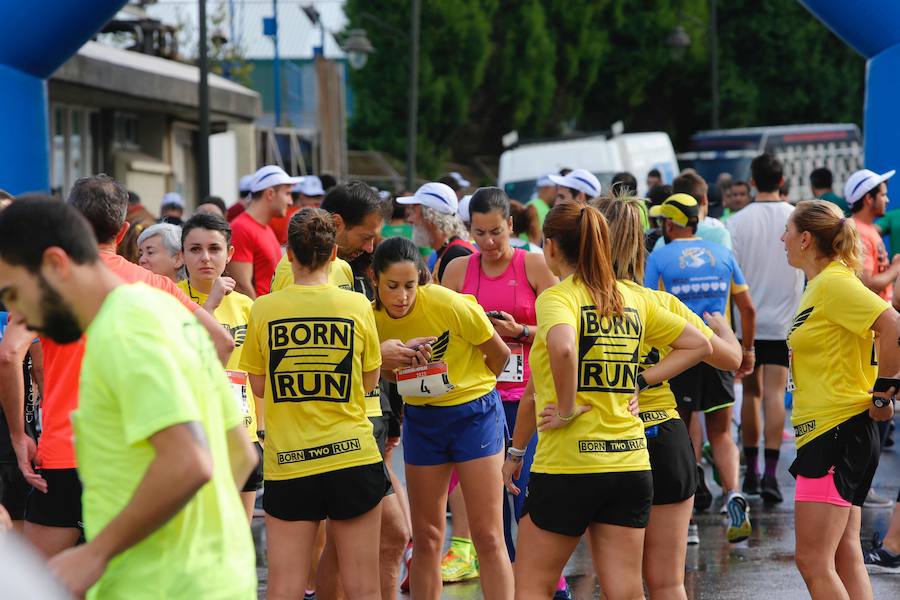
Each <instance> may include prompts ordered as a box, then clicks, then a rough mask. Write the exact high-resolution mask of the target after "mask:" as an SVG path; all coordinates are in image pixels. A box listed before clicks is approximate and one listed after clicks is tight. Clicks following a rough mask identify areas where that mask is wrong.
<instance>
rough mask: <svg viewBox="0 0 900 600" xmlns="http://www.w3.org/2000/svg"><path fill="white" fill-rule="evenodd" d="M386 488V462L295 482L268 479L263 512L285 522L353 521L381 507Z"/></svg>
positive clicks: (331, 472)
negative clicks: (379, 505)
mask: <svg viewBox="0 0 900 600" xmlns="http://www.w3.org/2000/svg"><path fill="white" fill-rule="evenodd" d="M387 485H388V480H387V473H385V470H384V463H383V462H377V463H374V464H371V465H363V466H361V467H350V468H347V469H338V470H337V471H329V472H328V473H319V474H318V475H309V476H307V477H298V478H296V479H285V480H282V481H275V480H268V479H267V480H266V484H265V489H266V492H265V494H263V509H264V510H265V511H266V513H267V514H269V515H271V516H273V517H275V518H276V519H282V520H284V521H321V520H323V519H326V518H327V519H335V520H337V521H342V520H346V519H353V518H355V517H358V516H360V515H364V514H366V513H367V512H369V511H370V510H372V509H373V508H375V507H376V506H378V503H379V502H381V499H382V498H384V493H385V491H386V490H387Z"/></svg>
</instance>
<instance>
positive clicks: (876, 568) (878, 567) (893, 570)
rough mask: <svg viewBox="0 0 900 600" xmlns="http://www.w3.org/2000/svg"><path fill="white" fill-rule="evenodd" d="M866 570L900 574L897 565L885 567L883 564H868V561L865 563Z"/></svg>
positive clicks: (899, 568) (899, 567)
mask: <svg viewBox="0 0 900 600" xmlns="http://www.w3.org/2000/svg"><path fill="white" fill-rule="evenodd" d="M866 571H868V572H869V573H885V574H891V575H897V574H900V566H897V567H885V566H882V565H876V564H868V563H867V564H866Z"/></svg>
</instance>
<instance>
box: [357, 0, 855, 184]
mask: <svg viewBox="0 0 900 600" xmlns="http://www.w3.org/2000/svg"><path fill="white" fill-rule="evenodd" d="M709 3H710V0H654V1H653V2H647V1H646V0H565V1H564V0H428V1H425V2H422V29H421V31H422V36H421V39H422V48H421V53H420V75H419V80H420V85H419V94H420V102H419V156H418V160H419V165H420V168H421V174H422V175H425V176H434V175H437V174H439V169H440V166H441V164H442V162H443V161H444V159H446V158H449V157H450V152H449V150H450V149H451V148H452V156H453V158H455V159H456V160H458V161H460V162H469V160H470V158H471V157H472V156H475V155H479V154H498V153H499V152H500V151H501V150H502V148H501V147H500V137H501V136H502V135H503V134H504V133H506V132H507V131H510V130H513V129H516V130H518V131H519V134H520V137H522V138H528V137H538V136H547V135H557V134H559V133H565V132H567V131H569V130H571V129H573V128H574V129H577V130H580V131H597V130H605V129H607V128H608V127H609V125H610V124H611V123H613V122H614V121H617V120H619V119H621V120H623V121H624V122H625V127H626V131H649V130H662V131H667V132H669V134H670V135H671V136H672V137H673V140H674V141H675V143H676V146H679V145H683V144H684V143H685V142H686V141H687V138H688V137H690V135H692V134H693V133H694V132H696V131H698V130H700V129H708V128H709V126H710V120H711V118H710V115H711V92H710V57H709V48H710V46H709V31H710V22H709V6H710V4H709ZM716 6H717V10H718V19H717V24H718V50H719V52H718V57H719V93H720V123H721V127H746V126H757V125H777V124H783V123H811V122H856V123H859V122H860V121H861V117H862V103H863V85H864V80H865V63H864V60H863V59H862V58H861V57H860V56H858V55H856V54H855V53H854V52H853V51H852V50H850V49H849V48H848V47H847V46H846V45H845V44H844V43H843V42H842V41H840V40H839V39H838V38H837V37H835V36H834V35H833V34H832V33H831V32H830V31H828V30H827V29H826V28H825V27H824V25H822V24H821V23H820V22H819V21H818V20H816V19H815V18H814V17H813V16H812V15H811V14H810V13H809V12H807V11H806V10H805V9H804V8H803V7H802V6H801V5H800V4H799V3H798V2H797V1H796V0H727V1H726V0H718V1H717V5H716ZM409 10H410V1H409V0H348V1H347V5H346V12H347V16H348V19H349V22H350V23H351V24H352V26H353V27H359V26H362V27H365V28H366V31H367V32H368V34H369V37H370V39H372V42H373V44H374V45H375V47H376V49H377V52H376V54H375V55H373V56H372V57H371V58H370V62H369V64H368V65H367V66H366V68H365V69H362V70H361V71H357V72H353V73H352V74H351V83H352V85H353V89H354V94H355V98H356V107H355V108H356V111H355V116H354V120H353V122H352V123H351V127H350V143H351V145H353V146H355V147H365V148H375V149H379V150H384V151H387V152H388V153H390V154H392V155H394V156H396V157H398V158H401V159H402V158H403V157H404V156H405V134H406V101H407V95H406V93H407V92H406V90H407V86H408V71H409V56H408V55H409V52H408V50H409V47H408V35H407V34H406V32H408V31H409ZM364 12H368V13H371V14H374V15H375V16H377V17H378V19H380V20H381V21H383V22H385V23H386V24H387V25H389V26H390V27H391V28H393V29H394V30H393V31H391V30H388V29H387V28H386V27H382V26H380V25H379V24H377V23H375V22H373V21H372V20H369V19H367V18H365V17H363V16H362V13H364ZM678 24H681V25H682V26H684V28H685V30H686V31H687V33H688V34H689V36H690V38H691V41H692V43H691V46H690V48H689V49H688V50H687V52H686V55H685V56H683V57H681V58H676V57H675V56H673V52H672V49H671V48H670V47H669V46H668V44H667V43H666V42H667V38H668V36H669V34H670V33H671V31H672V29H673V28H674V27H675V26H676V25H678Z"/></svg>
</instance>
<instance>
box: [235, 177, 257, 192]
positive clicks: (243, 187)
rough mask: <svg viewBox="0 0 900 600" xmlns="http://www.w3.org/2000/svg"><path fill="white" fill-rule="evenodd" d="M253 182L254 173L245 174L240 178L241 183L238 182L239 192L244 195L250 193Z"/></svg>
mask: <svg viewBox="0 0 900 600" xmlns="http://www.w3.org/2000/svg"><path fill="white" fill-rule="evenodd" d="M252 183H253V174H252V173H251V174H250V175H244V176H243V177H241V179H240V183H238V192H240V193H241V194H242V195H246V194H249V193H250V185H251V184H252Z"/></svg>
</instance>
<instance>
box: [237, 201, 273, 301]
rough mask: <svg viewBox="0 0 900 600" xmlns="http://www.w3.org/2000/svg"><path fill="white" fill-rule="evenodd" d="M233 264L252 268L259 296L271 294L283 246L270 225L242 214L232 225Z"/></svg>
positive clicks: (248, 214) (255, 287) (247, 214)
mask: <svg viewBox="0 0 900 600" xmlns="http://www.w3.org/2000/svg"><path fill="white" fill-rule="evenodd" d="M231 245H232V246H234V256H232V257H231V260H232V262H243V263H250V264H252V265H253V287H254V289H256V295H257V296H263V295H265V294H268V293H269V290H270V289H271V287H272V277H273V276H274V275H275V267H276V266H277V265H278V261H279V260H281V244H279V243H278V238H276V237H275V233H274V232H273V231H272V230H271V229H269V226H268V225H263V224H262V223H260V222H259V221H257V220H256V219H254V218H253V217H251V216H250V213H247V212H243V213H241V214H240V216H238V218H237V219H235V220H234V222H233V223H232V224H231Z"/></svg>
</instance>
